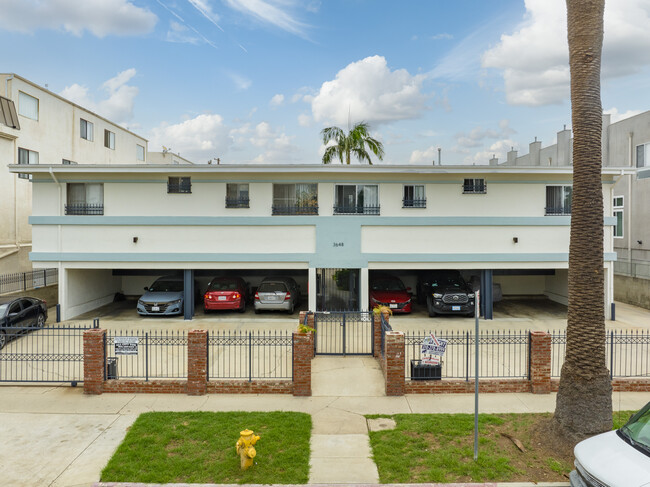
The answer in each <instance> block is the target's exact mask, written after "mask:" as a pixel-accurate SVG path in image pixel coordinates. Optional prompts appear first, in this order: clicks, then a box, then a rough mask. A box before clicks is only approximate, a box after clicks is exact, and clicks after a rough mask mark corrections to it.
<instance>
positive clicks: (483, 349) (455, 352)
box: [404, 331, 530, 380]
mask: <svg viewBox="0 0 650 487" xmlns="http://www.w3.org/2000/svg"><path fill="white" fill-rule="evenodd" d="M430 334H431V332H429V333H423V332H413V333H409V332H407V333H405V336H404V339H405V352H406V353H405V355H406V357H405V360H404V364H405V368H406V371H405V374H406V375H405V377H406V378H407V379H410V378H411V370H410V364H411V360H421V358H422V357H421V351H420V347H421V345H422V341H423V340H424V339H425V338H426V337H427V336H429V335H430ZM435 335H436V338H442V339H444V340H447V349H446V351H445V355H444V357H443V363H442V378H447V379H465V380H469V379H470V377H473V374H474V372H473V371H474V363H475V362H474V360H475V353H474V343H475V341H474V340H475V336H474V333H471V332H469V331H465V332H464V331H452V332H441V331H437V332H435ZM529 354H530V350H529V333H528V331H491V332H483V333H480V334H479V378H492V379H494V378H528V374H529V370H528V367H529Z"/></svg>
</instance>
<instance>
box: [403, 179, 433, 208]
mask: <svg viewBox="0 0 650 487" xmlns="http://www.w3.org/2000/svg"><path fill="white" fill-rule="evenodd" d="M426 207H427V199H426V198H425V196H424V185H423V184H406V185H404V199H403V200H402V208H426Z"/></svg>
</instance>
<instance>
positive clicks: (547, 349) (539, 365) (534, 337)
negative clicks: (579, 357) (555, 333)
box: [530, 331, 551, 394]
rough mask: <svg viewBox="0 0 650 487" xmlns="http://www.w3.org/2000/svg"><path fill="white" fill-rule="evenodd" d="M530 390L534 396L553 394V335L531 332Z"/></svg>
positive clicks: (543, 332)
mask: <svg viewBox="0 0 650 487" xmlns="http://www.w3.org/2000/svg"><path fill="white" fill-rule="evenodd" d="M530 389H531V392H532V393H533V394H549V393H550V392H551V335H550V334H549V333H547V332H545V331H531V332H530Z"/></svg>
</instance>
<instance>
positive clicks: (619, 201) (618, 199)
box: [613, 196, 624, 238]
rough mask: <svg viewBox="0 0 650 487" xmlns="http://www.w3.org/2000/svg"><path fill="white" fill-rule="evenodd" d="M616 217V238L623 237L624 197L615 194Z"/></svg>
mask: <svg viewBox="0 0 650 487" xmlns="http://www.w3.org/2000/svg"><path fill="white" fill-rule="evenodd" d="M613 207H614V217H615V218H616V224H615V225H614V238H623V209H624V204H623V197H622V196H615V197H614V204H613Z"/></svg>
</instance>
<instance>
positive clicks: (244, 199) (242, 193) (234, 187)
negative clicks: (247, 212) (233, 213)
mask: <svg viewBox="0 0 650 487" xmlns="http://www.w3.org/2000/svg"><path fill="white" fill-rule="evenodd" d="M249 204H250V199H249V196H248V183H245V184H240V183H228V184H226V208H248V207H249Z"/></svg>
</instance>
